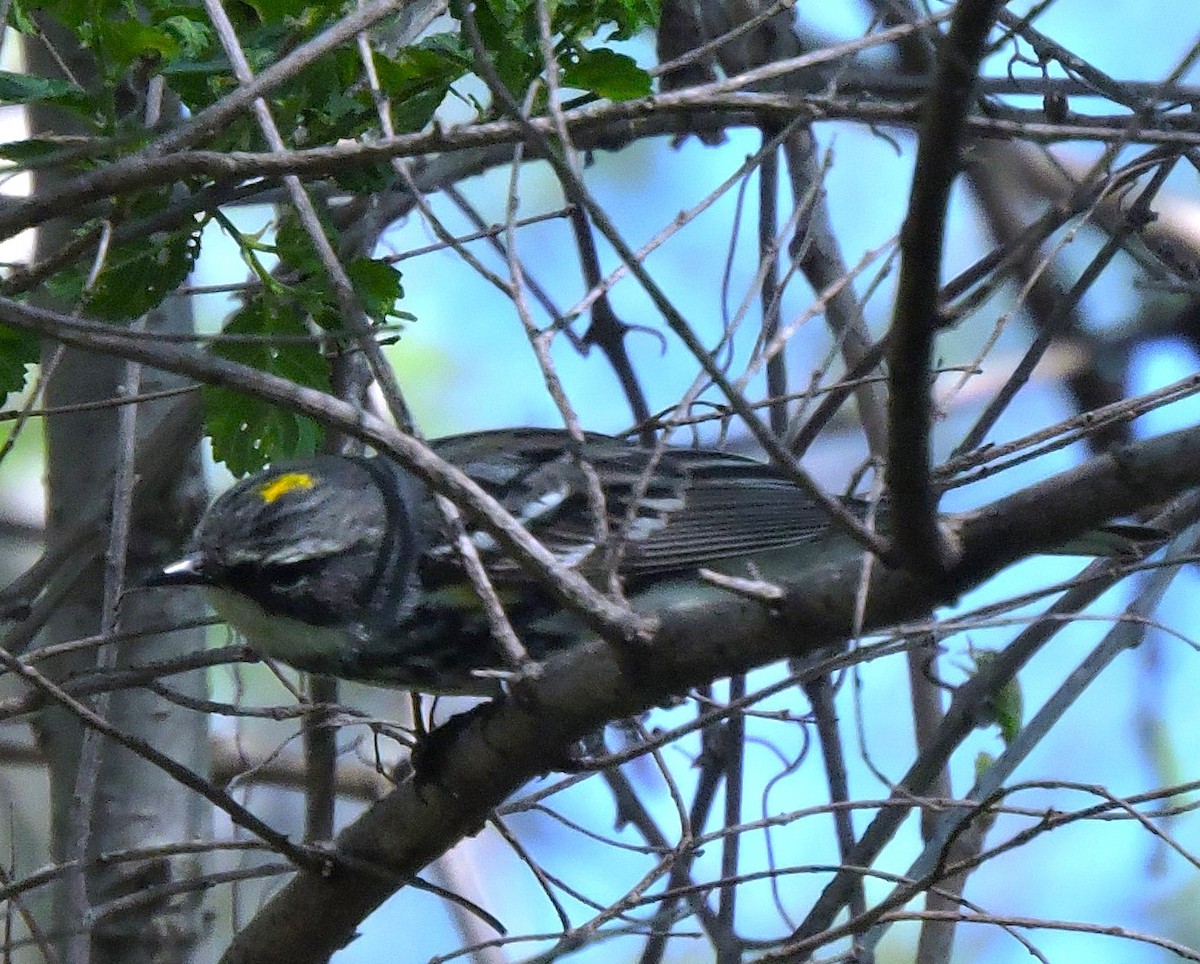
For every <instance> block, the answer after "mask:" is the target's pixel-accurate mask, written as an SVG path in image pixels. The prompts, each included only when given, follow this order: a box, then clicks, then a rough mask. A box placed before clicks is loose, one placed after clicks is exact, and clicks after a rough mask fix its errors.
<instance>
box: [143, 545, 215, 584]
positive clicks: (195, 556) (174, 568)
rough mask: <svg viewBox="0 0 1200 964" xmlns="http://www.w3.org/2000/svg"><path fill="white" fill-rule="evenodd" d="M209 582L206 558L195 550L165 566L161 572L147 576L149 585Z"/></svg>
mask: <svg viewBox="0 0 1200 964" xmlns="http://www.w3.org/2000/svg"><path fill="white" fill-rule="evenodd" d="M207 582H208V577H207V576H206V574H205V572H204V560H203V558H202V557H201V555H200V553H198V552H193V553H191V554H190V555H187V556H184V557H183V558H182V559H180V560H178V561H176V562H173V563H171V564H170V565H169V566H164V567H163V569H162V571H161V572H156V573H154V575H152V576H149V577H147V579H146V582H145V585H147V586H200V585H204V584H205V583H207Z"/></svg>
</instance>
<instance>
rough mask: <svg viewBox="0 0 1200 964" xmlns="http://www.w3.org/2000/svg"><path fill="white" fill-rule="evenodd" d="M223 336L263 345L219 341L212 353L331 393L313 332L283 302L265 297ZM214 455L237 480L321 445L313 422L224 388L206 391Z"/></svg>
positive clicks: (235, 320) (267, 294)
mask: <svg viewBox="0 0 1200 964" xmlns="http://www.w3.org/2000/svg"><path fill="white" fill-rule="evenodd" d="M224 333H225V334H229V335H254V336H258V338H259V339H261V340H255V341H248V342H218V343H217V344H216V345H214V346H213V352H214V353H215V354H218V355H221V356H222V357H224V358H228V359H230V360H231V361H238V362H241V363H242V364H245V365H251V366H253V367H255V368H259V369H261V370H262V371H265V372H269V373H270V374H272V375H278V376H279V377H280V378H286V379H289V380H290V381H293V382H295V383H297V384H299V385H304V386H307V387H309V388H316V389H320V390H321V391H328V390H329V370H328V366H327V365H326V363H325V359H324V358H323V357H322V356H321V353H320V351H319V350H318V349H317V346H316V344H315V343H314V342H313V341H312V340H311V339H308V338H307V336H309V335H310V334H311V333H310V332H309V331H308V329H307V328H306V326H305V325H304V322H303V321H302V320H301V318H300V317H299V316H298V315H297V314H296V312H295V311H294V310H293V309H292V308H291V306H289V305H287V304H286V303H285V302H284V301H283V300H282V299H279V298H277V297H276V296H274V295H273V294H271V293H270V292H263V293H262V294H261V295H260V296H259V297H256V298H255V299H254V300H253V301H251V303H250V304H248V305H247V306H246V307H245V308H243V309H242V310H241V311H239V312H238V313H237V315H235V316H234V318H233V320H232V321H231V322H230V323H229V324H228V325H226V326H225V330H224ZM204 410H205V417H206V429H207V431H208V434H209V435H211V437H212V446H213V456H214V458H216V459H217V460H218V461H220V462H224V463H225V464H226V465H227V466H228V467H229V470H230V471H231V472H233V473H234V474H235V475H243V474H246V473H248V472H253V471H255V470H256V469H260V468H262V467H263V466H264V465H266V464H267V462H269V461H270V460H271V459H272V458H276V457H278V456H279V455H280V454H283V453H286V454H289V455H309V454H312V453H313V452H315V451H316V450H317V448H318V447H319V445H320V443H321V438H322V430H321V427H320V426H319V425H318V424H317V423H316V422H314V421H313V420H312V419H310V418H307V417H305V416H303V415H295V414H293V413H291V412H288V411H285V410H283V409H280V408H278V407H276V406H274V405H270V404H268V403H266V402H263V401H262V400H260V399H257V398H252V397H251V396H249V395H243V394H241V393H239V392H234V391H231V390H229V389H225V388H216V387H211V386H209V387H206V388H205V389H204Z"/></svg>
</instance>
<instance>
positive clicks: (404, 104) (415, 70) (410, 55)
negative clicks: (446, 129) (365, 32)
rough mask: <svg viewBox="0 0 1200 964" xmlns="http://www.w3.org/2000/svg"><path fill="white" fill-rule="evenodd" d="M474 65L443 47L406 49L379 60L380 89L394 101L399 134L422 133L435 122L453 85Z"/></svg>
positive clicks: (426, 46) (394, 118)
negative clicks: (439, 108)
mask: <svg viewBox="0 0 1200 964" xmlns="http://www.w3.org/2000/svg"><path fill="white" fill-rule="evenodd" d="M470 67H471V65H470V62H469V61H468V60H466V59H465V58H463V57H461V56H457V55H455V54H454V53H451V52H449V51H448V50H447V49H445V47H444V46H443V45H441V44H430V45H422V46H418V47H405V48H404V49H403V50H401V51H399V52H398V53H397V54H396V56H395V57H382V56H377V57H376V69H377V70H378V72H379V85H380V87H381V89H382V90H383V92H384V93H385V94H386V95H387V96H388V97H389V98H390V99H391V101H392V112H393V121H394V123H395V125H396V130H397V132H399V133H404V132H406V131H418V130H420V129H421V128H422V127H424V126H425V125H426V124H428V123H429V121H430V120H431V119H432V118H433V114H434V111H436V110H437V109H438V107H439V106H441V103H442V101H443V100H445V98H446V94H447V93H449V91H450V85H451V84H452V83H454V82H455V81H456V80H458V79H459V78H460V77H462V76H463V75H464V74H466V73H467V72H468V71H469V70H470Z"/></svg>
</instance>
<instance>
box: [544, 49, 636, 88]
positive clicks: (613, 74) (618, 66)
mask: <svg viewBox="0 0 1200 964" xmlns="http://www.w3.org/2000/svg"><path fill="white" fill-rule="evenodd" d="M563 83H564V84H566V85H567V86H568V87H578V88H579V89H580V90H588V91H591V92H592V93H594V94H596V95H597V96H599V97H606V98H608V99H609V100H633V99H635V98H637V97H648V96H649V95H650V89H651V86H650V85H651V82H650V75H649V74H648V73H646V71H644V70H642V68H641V67H639V66H638V65H637V61H635V60H634V59H633V58H632V57H628V56H626V55H625V54H619V53H617V52H615V51H613V50H609V49H608V48H607V47H600V48H599V49H597V50H585V49H584V48H582V47H580V48H578V49H577V50H576V51H575V57H574V59H573V60H572V61H571V62H568V63H567V64H566V66H565V68H564V70H563Z"/></svg>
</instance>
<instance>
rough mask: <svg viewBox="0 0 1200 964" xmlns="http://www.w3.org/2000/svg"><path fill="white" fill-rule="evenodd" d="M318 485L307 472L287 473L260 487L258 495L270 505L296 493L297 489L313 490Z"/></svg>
mask: <svg viewBox="0 0 1200 964" xmlns="http://www.w3.org/2000/svg"><path fill="white" fill-rule="evenodd" d="M316 484H317V480H316V479H314V478H313V477H312V476H311V475H309V474H308V473H307V472H285V473H284V474H283V475H277V476H275V478H273V479H271V481H270V482H264V483H263V484H262V485H260V486H259V487H258V494H259V495H260V496H261V497H262V500H263V502H265V503H267V505H270V504H271V503H272V502H274V501H275V500H276V499H278V498H281V497H283V496H285V495H287V494H288V493H289V492H294V491H295V490H296V489H311V488H312V487H313V486H314V485H316Z"/></svg>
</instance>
